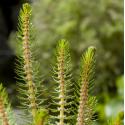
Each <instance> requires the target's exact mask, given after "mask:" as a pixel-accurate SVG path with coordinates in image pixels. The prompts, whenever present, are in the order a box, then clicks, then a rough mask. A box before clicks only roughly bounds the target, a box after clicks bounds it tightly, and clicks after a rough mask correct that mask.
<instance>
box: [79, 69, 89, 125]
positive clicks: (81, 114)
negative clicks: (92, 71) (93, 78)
mask: <svg viewBox="0 0 125 125" xmlns="http://www.w3.org/2000/svg"><path fill="white" fill-rule="evenodd" d="M84 71H86V72H83V74H82V76H84V77H82V81H81V83H82V87H81V90H80V103H79V108H78V118H77V125H85V121H84V120H85V118H84V110H85V108H86V103H87V100H88V77H87V74H88V69H87V67H86V69H84Z"/></svg>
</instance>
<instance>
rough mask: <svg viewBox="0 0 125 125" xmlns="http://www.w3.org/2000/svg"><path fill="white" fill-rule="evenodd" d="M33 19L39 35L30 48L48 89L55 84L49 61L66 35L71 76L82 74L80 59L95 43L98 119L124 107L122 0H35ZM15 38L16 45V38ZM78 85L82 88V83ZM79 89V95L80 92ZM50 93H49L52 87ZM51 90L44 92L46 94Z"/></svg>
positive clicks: (99, 122)
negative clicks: (50, 76) (70, 52)
mask: <svg viewBox="0 0 125 125" xmlns="http://www.w3.org/2000/svg"><path fill="white" fill-rule="evenodd" d="M32 20H33V24H34V29H36V32H33V34H32V35H31V36H33V35H34V36H36V39H35V42H33V43H32V48H31V49H32V52H34V53H35V60H38V61H39V62H40V68H41V69H40V71H44V74H45V78H46V83H47V86H46V87H48V90H50V89H51V88H54V86H55V84H53V85H52V84H51V83H52V81H50V78H49V73H50V72H49V71H50V70H49V66H48V65H49V64H50V62H51V59H52V51H53V49H54V48H55V46H56V44H57V42H56V41H58V39H60V38H66V39H67V40H68V41H71V51H72V56H73V61H74V63H73V70H72V73H73V75H72V76H73V78H75V79H76V78H77V76H78V74H79V70H78V69H79V68H78V67H79V65H80V63H79V61H78V60H79V58H80V56H81V54H82V52H83V50H84V49H86V48H87V47H88V46H90V45H94V46H96V48H97V51H98V52H97V53H98V55H97V60H98V61H97V62H98V64H97V73H98V77H97V80H96V88H95V89H94V92H96V94H98V95H99V97H98V98H99V104H98V106H97V111H98V114H97V117H98V121H97V122H96V123H97V124H101V125H105V124H106V123H107V119H108V117H111V116H112V115H113V114H116V115H117V113H118V112H119V109H120V111H121V109H122V108H123V93H122V92H123V89H122V86H123V83H122V82H121V80H119V76H121V75H122V74H123V39H122V38H123V1H122V0H101V1H97V0H96V1H90V0H86V1H84V0H63V1H57V0H55V1H53V0H40V1H35V2H33V17H32ZM12 41H13V44H14V45H13V47H14V46H15V43H14V40H12ZM36 48H37V49H36ZM15 50H16V52H17V53H18V55H22V54H21V53H20V51H19V50H20V47H18V48H17V49H15ZM74 64H75V65H74ZM33 65H34V64H33ZM34 67H36V65H35V66H33V68H34ZM35 71H36V70H35ZM117 78H118V80H117V82H116V79H117ZM38 81H39V80H38ZM73 82H74V81H73ZM35 83H37V82H35ZM48 83H49V86H48ZM120 86H121V87H120ZM49 87H50V88H49ZM77 88H78V90H79V87H77ZM78 90H77V93H76V95H78V96H79V94H78V93H79V91H78ZM48 93H49V94H50V91H48ZM48 93H47V92H46V93H44V96H45V95H47V94H48ZM120 93H121V94H120ZM57 95H58V94H56V96H57ZM77 100H78V99H77ZM107 107H108V111H112V113H111V114H110V115H108V113H107ZM117 109H118V110H117ZM75 110H76V109H75ZM113 111H117V113H113ZM114 117H115V116H113V119H114Z"/></svg>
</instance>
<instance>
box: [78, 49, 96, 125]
mask: <svg viewBox="0 0 125 125" xmlns="http://www.w3.org/2000/svg"><path fill="white" fill-rule="evenodd" d="M94 64H95V48H94V47H89V48H88V50H87V51H86V52H85V54H84V55H83V57H82V61H81V66H82V68H81V79H80V86H81V87H80V88H81V89H80V100H79V107H78V117H77V125H88V122H89V121H90V119H91V116H90V115H92V113H90V111H91V107H89V102H90V105H91V104H92V103H93V102H95V99H91V101H89V100H90V99H89V86H91V85H90V84H92V83H91V81H92V80H93V73H94ZM91 106H93V105H91ZM88 120H89V121H88Z"/></svg>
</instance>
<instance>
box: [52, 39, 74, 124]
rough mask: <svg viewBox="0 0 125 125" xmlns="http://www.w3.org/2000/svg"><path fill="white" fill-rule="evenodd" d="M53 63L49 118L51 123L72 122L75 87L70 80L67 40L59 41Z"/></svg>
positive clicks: (70, 71)
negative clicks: (53, 88)
mask: <svg viewBox="0 0 125 125" xmlns="http://www.w3.org/2000/svg"><path fill="white" fill-rule="evenodd" d="M54 64H55V66H54V67H53V79H54V81H55V82H56V84H55V92H54V96H53V99H52V102H53V103H52V106H53V109H50V110H51V112H52V115H51V119H52V121H54V123H53V124H60V125H63V124H74V123H73V121H74V119H75V117H74V116H75V114H74V113H75V112H73V111H74V109H73V105H76V104H75V95H74V91H75V89H74V83H73V81H72V64H71V57H70V53H69V45H68V42H67V41H65V40H61V41H59V44H58V46H57V51H56V61H55V63H54ZM54 114H55V116H54Z"/></svg>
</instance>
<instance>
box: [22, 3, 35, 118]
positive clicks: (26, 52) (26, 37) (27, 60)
mask: <svg viewBox="0 0 125 125" xmlns="http://www.w3.org/2000/svg"><path fill="white" fill-rule="evenodd" d="M24 7H25V8H24V9H25V10H26V11H24V13H23V18H22V22H23V29H22V33H23V58H24V71H25V74H26V77H25V78H26V81H27V85H28V88H29V89H28V93H29V101H30V107H31V110H32V115H33V117H35V114H36V111H37V104H36V98H35V86H34V82H33V74H32V72H33V71H32V62H31V51H30V33H29V29H30V19H29V18H30V12H29V11H28V9H27V8H29V5H28V4H25V5H24Z"/></svg>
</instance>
